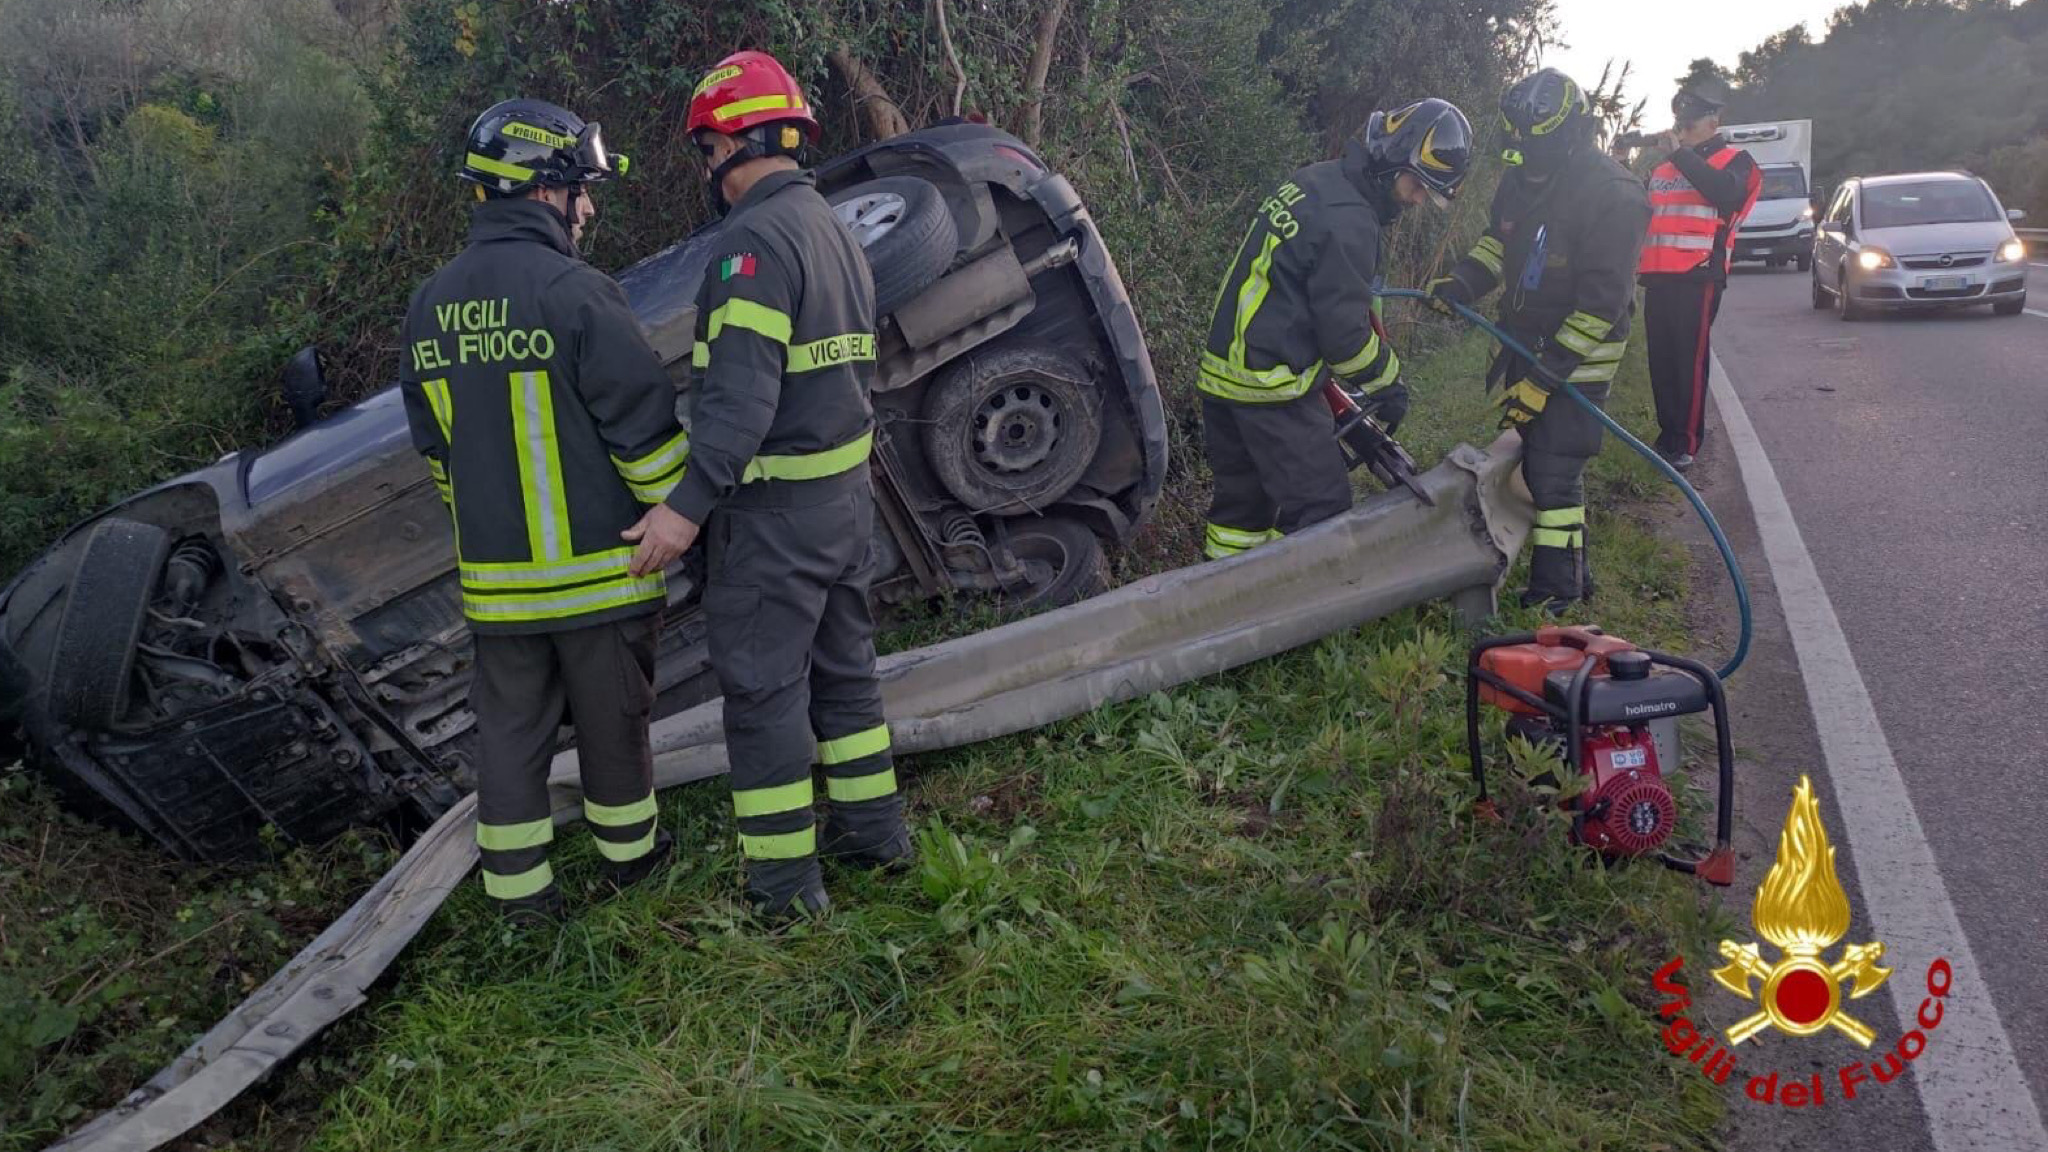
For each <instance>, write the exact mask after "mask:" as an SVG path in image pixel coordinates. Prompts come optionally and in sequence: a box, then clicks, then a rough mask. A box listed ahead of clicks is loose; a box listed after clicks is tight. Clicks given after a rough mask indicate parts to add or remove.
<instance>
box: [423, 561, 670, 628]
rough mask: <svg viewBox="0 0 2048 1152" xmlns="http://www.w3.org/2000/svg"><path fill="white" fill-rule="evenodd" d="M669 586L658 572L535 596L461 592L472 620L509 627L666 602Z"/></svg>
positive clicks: (465, 611)
mask: <svg viewBox="0 0 2048 1152" xmlns="http://www.w3.org/2000/svg"><path fill="white" fill-rule="evenodd" d="M667 598H668V585H667V583H666V582H665V581H664V580H663V579H662V577H661V574H660V573H658V572H657V573H655V574H654V575H653V576H650V577H648V578H647V579H645V580H634V579H631V578H630V577H629V578H626V579H623V580H618V581H609V582H606V583H604V584H597V585H592V586H590V587H587V588H572V589H569V590H567V591H563V592H549V593H537V594H532V595H527V596H521V597H509V596H489V597H485V596H481V595H479V594H478V593H477V592H476V591H474V590H472V589H467V588H466V589H464V590H463V602H462V611H463V614H464V615H466V616H468V617H469V618H470V619H471V620H474V621H477V622H479V623H485V624H509V623H514V622H517V621H522V620H560V619H563V618H565V617H570V616H582V615H585V614H587V613H591V612H601V611H604V610H605V609H607V608H620V607H624V606H625V605H628V604H638V603H640V602H642V601H645V600H666V599H667Z"/></svg>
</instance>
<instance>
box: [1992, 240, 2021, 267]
mask: <svg viewBox="0 0 2048 1152" xmlns="http://www.w3.org/2000/svg"><path fill="white" fill-rule="evenodd" d="M2026 254H2027V246H2026V245H2025V244H2023V243H2021V242H2020V241H2019V240H2017V239H2013V240H2007V241H2006V242H2005V243H2003V244H2000V245H1999V246H1998V262H1999V263H2001V264H2009V263H2011V262H2012V261H2014V260H2018V259H2020V258H2022V257H2024V256H2025V255H2026Z"/></svg>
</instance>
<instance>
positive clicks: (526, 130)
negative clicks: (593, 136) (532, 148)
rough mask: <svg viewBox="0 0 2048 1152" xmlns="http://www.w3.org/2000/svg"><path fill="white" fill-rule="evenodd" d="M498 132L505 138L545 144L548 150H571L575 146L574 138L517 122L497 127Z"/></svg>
mask: <svg viewBox="0 0 2048 1152" xmlns="http://www.w3.org/2000/svg"><path fill="white" fill-rule="evenodd" d="M498 132H499V133H500V134H501V135H505V136H516V137H518V138H519V139H521V140H531V141H533V142H534V143H535V144H545V145H547V146H548V147H550V148H573V147H575V146H576V138H575V137H574V136H557V135H556V134H555V133H553V132H550V131H548V130H547V129H545V128H536V127H534V126H533V125H531V124H521V123H520V122H519V121H517V120H513V121H510V122H508V123H505V124H501V125H499V126H498Z"/></svg>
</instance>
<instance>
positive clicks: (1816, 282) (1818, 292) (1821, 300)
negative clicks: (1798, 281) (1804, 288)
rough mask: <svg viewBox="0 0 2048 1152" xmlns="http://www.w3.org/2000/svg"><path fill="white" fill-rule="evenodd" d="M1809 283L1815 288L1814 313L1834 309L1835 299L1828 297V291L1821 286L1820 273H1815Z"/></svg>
mask: <svg viewBox="0 0 2048 1152" xmlns="http://www.w3.org/2000/svg"><path fill="white" fill-rule="evenodd" d="M1808 283H1810V284H1811V285H1812V286H1813V308H1814V311H1816V312H1818V311H1820V310H1821V309H1823V308H1828V307H1832V306H1833V305H1834V303H1835V298H1834V297H1832V296H1830V295H1828V290H1827V289H1825V288H1823V287H1821V286H1820V273H1818V272H1815V273H1813V274H1812V276H1810V277H1809V278H1808Z"/></svg>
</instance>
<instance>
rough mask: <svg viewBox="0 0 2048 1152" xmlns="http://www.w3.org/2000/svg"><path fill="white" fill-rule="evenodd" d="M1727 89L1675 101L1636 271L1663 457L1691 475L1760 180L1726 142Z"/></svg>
mask: <svg viewBox="0 0 2048 1152" xmlns="http://www.w3.org/2000/svg"><path fill="white" fill-rule="evenodd" d="M1730 95H1731V94H1730V92H1729V91H1728V85H1727V84H1726V83H1724V82H1722V81H1721V80H1719V79H1717V78H1715V77H1711V76H1707V77H1702V78H1700V79H1697V80H1694V81H1693V82H1691V83H1689V84H1687V85H1686V86H1685V87H1683V88H1681V89H1679V90H1678V94H1677V95H1675V96H1673V97H1672V98H1671V114H1672V116H1673V117H1674V118H1675V119H1676V121H1677V123H1676V125H1675V126H1674V127H1673V128H1672V130H1671V131H1669V132H1666V133H1665V134H1663V135H1662V136H1660V137H1658V138H1657V139H1656V140H1654V141H1653V142H1652V143H1651V147H1652V148H1653V149H1656V150H1658V151H1661V152H1664V153H1666V154H1667V155H1666V156H1665V158H1664V160H1663V161H1662V162H1661V163H1659V164H1658V165H1657V166H1656V168H1654V169H1653V170H1652V171H1651V172H1650V236H1649V239H1648V240H1647V241H1646V242H1644V244H1643V256H1642V262H1641V263H1640V265H1639V266H1638V267H1637V272H1638V274H1639V277H1640V279H1641V281H1642V285H1643V330H1644V331H1645V332H1646V333H1647V334H1648V337H1649V341H1650V346H1649V352H1650V391H1651V394H1652V395H1653V396H1654V397H1655V398H1656V401H1657V451H1658V453H1659V454H1660V455H1662V456H1663V457H1664V459H1666V460H1668V461H1670V463H1671V466H1672V467H1673V468H1676V469H1678V470H1679V471H1680V472H1683V471H1685V470H1686V469H1688V468H1690V467H1692V464H1693V457H1695V456H1697V455H1698V454H1699V450H1700V444H1701V442H1702V441H1703V440H1704V439H1705V438H1706V428H1707V365H1708V363H1709V362H1710V361H1709V359H1708V352H1707V349H1708V339H1707V338H1708V335H1709V333H1711V332H1712V330H1713V327H1714V317H1716V316H1718V315H1720V312H1721V293H1722V291H1723V290H1724V289H1726V288H1727V286H1728V262H1729V260H1730V258H1731V257H1732V256H1733V254H1734V252H1733V250H1734V245H1735V231H1736V229H1738V228H1740V227H1741V226H1742V220H1743V217H1745V216H1747V215H1749V210H1750V209H1751V208H1753V207H1755V206H1756V198H1757V194H1758V193H1759V192H1761V191H1762V190H1763V173H1762V171H1761V170H1760V169H1758V168H1757V166H1756V160H1755V158H1753V157H1752V156H1750V154H1749V153H1747V152H1745V151H1743V150H1742V149H1740V148H1731V147H1729V146H1728V141H1726V140H1725V139H1722V137H1721V109H1722V108H1724V107H1726V106H1727V103H1728V99H1729V96H1730Z"/></svg>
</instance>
